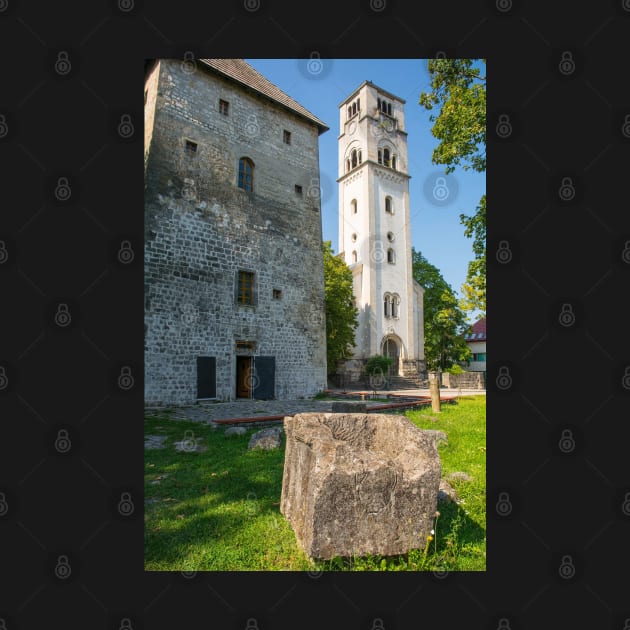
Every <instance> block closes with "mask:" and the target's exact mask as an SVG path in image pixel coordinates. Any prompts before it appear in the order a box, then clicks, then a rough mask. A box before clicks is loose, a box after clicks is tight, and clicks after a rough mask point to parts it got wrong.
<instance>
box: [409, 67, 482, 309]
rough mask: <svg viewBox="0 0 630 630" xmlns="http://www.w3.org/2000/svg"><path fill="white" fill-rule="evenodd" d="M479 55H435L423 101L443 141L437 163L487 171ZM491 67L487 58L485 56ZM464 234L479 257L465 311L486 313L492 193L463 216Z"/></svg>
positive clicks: (474, 263) (436, 154)
mask: <svg viewBox="0 0 630 630" xmlns="http://www.w3.org/2000/svg"><path fill="white" fill-rule="evenodd" d="M475 61H476V60H474V59H431V60H429V62H428V70H429V75H430V77H431V91H429V92H422V93H421V95H420V100H419V103H420V105H422V106H424V107H425V108H426V109H427V110H433V109H434V108H439V114H437V115H435V114H431V117H430V120H431V121H432V122H433V128H432V133H433V135H434V136H435V137H436V138H437V139H438V140H439V143H438V145H437V147H436V148H435V149H434V151H433V156H432V162H433V163H434V164H444V165H446V172H447V173H452V172H453V171H454V170H455V167H456V166H461V167H462V168H463V169H464V170H473V171H476V172H478V173H482V172H485V170H486V77H485V76H482V74H481V70H480V69H479V68H477V67H474V62H475ZM482 62H483V64H484V65H485V59H484V60H482ZM459 218H460V221H461V223H462V224H463V225H464V228H465V231H464V234H465V235H466V236H467V237H469V238H473V253H474V256H475V257H474V259H473V260H472V261H471V262H470V263H469V264H468V272H467V275H466V282H465V283H464V285H463V287H462V290H463V293H464V299H463V300H462V303H461V307H462V308H464V309H465V310H475V309H477V310H479V311H481V312H482V313H483V314H484V315H485V311H486V196H485V195H483V197H482V198H481V200H480V202H479V206H478V207H477V209H476V212H475V214H474V215H472V216H466V215H463V214H462V215H460V217H459Z"/></svg>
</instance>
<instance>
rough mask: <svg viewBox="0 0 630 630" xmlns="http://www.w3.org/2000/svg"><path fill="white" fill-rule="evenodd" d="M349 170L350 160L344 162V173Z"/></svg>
mask: <svg viewBox="0 0 630 630" xmlns="http://www.w3.org/2000/svg"><path fill="white" fill-rule="evenodd" d="M349 170H350V160H346V171H349Z"/></svg>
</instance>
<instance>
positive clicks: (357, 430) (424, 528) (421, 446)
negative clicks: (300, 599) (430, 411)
mask: <svg viewBox="0 0 630 630" xmlns="http://www.w3.org/2000/svg"><path fill="white" fill-rule="evenodd" d="M284 429H285V434H286V451H285V459H284V474H283V477H282V494H281V499H280V512H281V513H282V514H284V516H285V517H286V519H287V520H288V521H289V523H290V524H291V526H292V528H293V531H294V532H295V535H296V539H297V542H298V544H299V545H300V547H301V548H302V549H303V550H304V551H305V553H306V554H307V555H308V556H309V557H311V558H319V559H330V558H333V557H335V556H344V557H348V556H353V555H365V554H380V555H384V556H390V555H397V554H403V553H407V552H408V551H409V550H410V549H423V548H424V545H425V544H426V537H427V536H428V535H429V533H430V531H431V528H432V527H433V524H434V518H435V510H436V507H437V495H438V489H439V485H440V476H441V462H440V457H439V454H438V451H437V446H436V438H435V436H433V435H431V434H430V433H428V432H426V431H424V430H422V429H419V428H418V427H416V426H415V425H414V424H413V423H412V422H411V421H410V420H408V419H407V418H405V417H404V416H396V415H385V414H362V413H353V414H339V413H337V414H335V413H301V414H296V415H295V416H293V417H285V419H284Z"/></svg>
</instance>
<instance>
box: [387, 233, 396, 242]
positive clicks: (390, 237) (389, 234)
mask: <svg viewBox="0 0 630 630" xmlns="http://www.w3.org/2000/svg"><path fill="white" fill-rule="evenodd" d="M395 238H396V237H395V236H394V233H393V232H387V240H388V241H389V242H390V243H393V242H394V239H395Z"/></svg>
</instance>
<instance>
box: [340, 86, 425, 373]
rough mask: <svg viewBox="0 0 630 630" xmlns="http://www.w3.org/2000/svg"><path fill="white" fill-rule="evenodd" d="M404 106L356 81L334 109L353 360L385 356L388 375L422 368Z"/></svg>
mask: <svg viewBox="0 0 630 630" xmlns="http://www.w3.org/2000/svg"><path fill="white" fill-rule="evenodd" d="M404 103H405V101H404V100H403V99H401V98H398V97H397V96H394V95H393V94H391V93H389V92H387V91H386V90H383V89H382V88H379V87H377V86H376V85H374V84H373V83H371V82H370V81H365V82H363V83H362V84H361V85H360V86H359V87H358V88H357V89H356V90H355V91H354V92H353V93H352V94H351V95H350V96H349V97H348V98H347V99H346V100H345V101H343V103H341V105H340V107H339V126H340V135H339V170H338V172H339V178H338V180H337V182H338V183H339V250H340V254H339V255H340V256H342V257H343V258H344V260H345V262H346V264H347V265H348V266H349V267H350V268H351V270H352V274H353V291H354V297H355V304H356V306H357V308H358V310H359V326H358V327H357V330H356V333H355V342H356V347H355V350H354V356H353V360H351V361H347V362H346V364H345V366H344V368H343V372H344V373H345V374H346V375H348V376H349V377H350V379H353V378H356V377H358V374H359V372H360V370H361V368H362V364H363V362H364V361H365V359H367V358H368V357H370V356H372V355H375V354H385V355H388V356H390V357H391V358H392V359H393V364H392V370H391V374H392V375H400V376H417V375H418V373H419V372H423V371H424V369H425V365H424V319H423V317H424V316H423V293H424V289H423V288H422V287H421V286H420V285H419V284H418V283H417V282H415V281H414V280H413V277H412V273H411V233H410V220H409V179H410V176H409V174H408V162H407V132H406V131H405V115H404V110H403V106H404Z"/></svg>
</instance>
